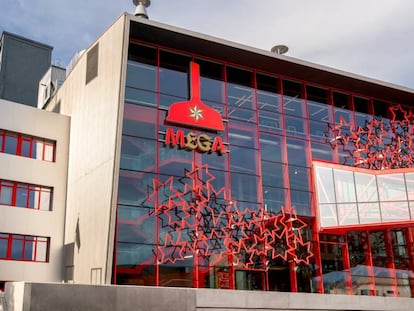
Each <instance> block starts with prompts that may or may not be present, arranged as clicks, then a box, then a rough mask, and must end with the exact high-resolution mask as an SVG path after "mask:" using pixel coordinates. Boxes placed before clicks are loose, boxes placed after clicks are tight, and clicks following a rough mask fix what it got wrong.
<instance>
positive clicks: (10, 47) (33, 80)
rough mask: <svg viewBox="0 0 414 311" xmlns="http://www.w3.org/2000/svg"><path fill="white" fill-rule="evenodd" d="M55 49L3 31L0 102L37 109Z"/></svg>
mask: <svg viewBox="0 0 414 311" xmlns="http://www.w3.org/2000/svg"><path fill="white" fill-rule="evenodd" d="M52 49H53V48H52V47H51V46H49V45H46V44H44V43H40V42H36V41H33V40H30V39H27V38H24V37H21V36H18V35H16V34H12V33H9V32H6V31H4V32H3V33H2V35H1V38H0V98H2V99H5V100H9V101H13V102H17V103H20V104H24V105H29V106H32V107H37V96H38V86H39V81H40V79H41V78H42V76H43V75H44V74H45V73H46V71H47V70H48V69H49V67H50V65H51V59H52Z"/></svg>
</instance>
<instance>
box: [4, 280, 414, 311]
mask: <svg viewBox="0 0 414 311" xmlns="http://www.w3.org/2000/svg"><path fill="white" fill-rule="evenodd" d="M6 303H7V311H48V310H60V311H66V310H67V311H69V310H88V311H94V310H97V311H98V310H99V311H106V310H108V311H124V310H125V311H126V310H143V311H164V310H165V311H167V310H168V311H248V310H255V311H264V310H267V311H282V310H285V311H287V310H295V311H305V310H308V311H310V310H312V311H345V310H346V311H351V310H353V311H356V310H359V311H411V310H414V300H413V299H410V298H391V297H370V296H345V295H319V294H302V293H282V292H259V291H232V290H216V289H188V288H165V287H164V288H163V287H139V286H96V285H95V286H94V285H74V284H40V283H24V282H20V283H8V284H7V285H6Z"/></svg>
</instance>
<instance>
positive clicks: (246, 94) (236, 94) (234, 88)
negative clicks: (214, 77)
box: [227, 83, 254, 109]
mask: <svg viewBox="0 0 414 311" xmlns="http://www.w3.org/2000/svg"><path fill="white" fill-rule="evenodd" d="M227 92H228V95H227V97H228V104H229V106H236V107H242V108H246V109H253V98H254V92H253V89H252V88H250V87H247V86H241V85H237V84H231V83H228V85H227ZM229 109H230V107H229Z"/></svg>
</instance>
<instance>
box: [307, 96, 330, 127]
mask: <svg viewBox="0 0 414 311" xmlns="http://www.w3.org/2000/svg"><path fill="white" fill-rule="evenodd" d="M330 110H331V107H330V106H328V105H326V104H319V103H316V102H313V101H310V100H308V115H309V119H310V120H315V121H322V122H325V123H328V122H329V115H330Z"/></svg>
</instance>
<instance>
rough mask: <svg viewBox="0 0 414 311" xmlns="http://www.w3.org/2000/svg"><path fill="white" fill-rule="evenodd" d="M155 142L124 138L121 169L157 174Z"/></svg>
mask: <svg viewBox="0 0 414 311" xmlns="http://www.w3.org/2000/svg"><path fill="white" fill-rule="evenodd" d="M155 147H156V141H155V140H148V139H143V138H135V137H129V136H122V144H121V166H120V167H121V168H122V169H129V170H135V171H147V172H155V169H156V167H155V158H154V155H155V154H156V152H155Z"/></svg>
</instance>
